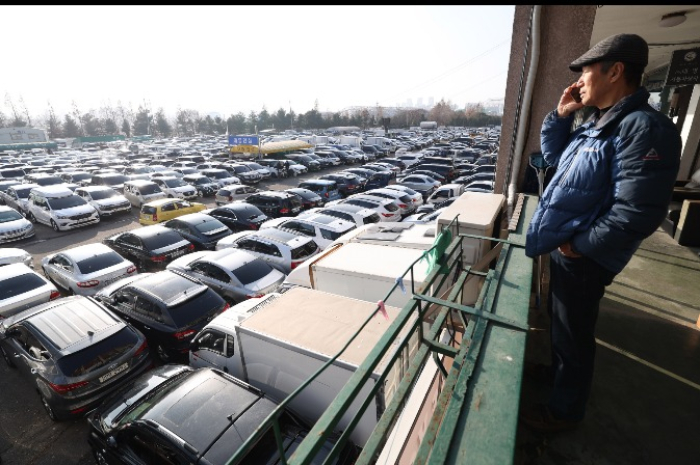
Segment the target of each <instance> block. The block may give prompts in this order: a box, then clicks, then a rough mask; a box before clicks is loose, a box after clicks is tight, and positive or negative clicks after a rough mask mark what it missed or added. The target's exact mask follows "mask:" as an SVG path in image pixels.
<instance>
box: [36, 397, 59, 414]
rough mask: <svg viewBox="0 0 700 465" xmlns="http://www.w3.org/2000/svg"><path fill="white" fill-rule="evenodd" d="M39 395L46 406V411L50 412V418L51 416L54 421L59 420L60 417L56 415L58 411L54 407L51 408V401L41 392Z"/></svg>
mask: <svg viewBox="0 0 700 465" xmlns="http://www.w3.org/2000/svg"><path fill="white" fill-rule="evenodd" d="M39 397H40V398H41V403H42V405H43V406H44V409H45V410H46V413H48V415H49V418H51V420H53V421H58V417H56V413H55V412H54V411H53V408H51V405H49V401H48V400H46V397H44V396H42V395H41V394H39Z"/></svg>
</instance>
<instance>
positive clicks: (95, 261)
mask: <svg viewBox="0 0 700 465" xmlns="http://www.w3.org/2000/svg"><path fill="white" fill-rule="evenodd" d="M121 263H124V258H122V256H121V255H119V254H118V253H116V252H109V253H103V254H100V255H95V256H93V257H88V258H86V259H85V260H81V261H79V262H77V263H76V265H77V266H78V270H80V272H81V273H82V274H90V273H94V272H96V271H100V270H104V269H105V268H109V267H112V266H114V265H119V264H121Z"/></svg>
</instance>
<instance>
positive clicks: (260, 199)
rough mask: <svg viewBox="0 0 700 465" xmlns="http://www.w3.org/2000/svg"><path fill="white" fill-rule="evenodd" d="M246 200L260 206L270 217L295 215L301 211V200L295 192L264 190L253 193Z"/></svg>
mask: <svg viewBox="0 0 700 465" xmlns="http://www.w3.org/2000/svg"><path fill="white" fill-rule="evenodd" d="M245 201H246V202H247V203H249V204H251V205H255V206H256V207H258V208H259V209H260V210H261V211H262V212H263V213H265V214H266V215H267V216H269V217H270V218H279V217H282V216H295V215H297V214H298V213H299V212H300V211H301V206H302V203H301V200H299V197H297V196H296V195H295V194H290V193H289V192H280V191H262V192H256V193H255V194H251V195H249V196H248V198H246V199H245Z"/></svg>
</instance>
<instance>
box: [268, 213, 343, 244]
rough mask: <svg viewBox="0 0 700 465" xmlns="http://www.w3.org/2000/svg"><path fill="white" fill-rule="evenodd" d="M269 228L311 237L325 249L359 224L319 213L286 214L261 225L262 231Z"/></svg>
mask: <svg viewBox="0 0 700 465" xmlns="http://www.w3.org/2000/svg"><path fill="white" fill-rule="evenodd" d="M267 228H277V229H280V230H282V231H288V232H291V233H293V234H298V235H302V236H307V237H310V238H312V239H313V240H314V242H316V244H318V247H319V248H320V249H321V250H323V249H325V248H326V247H328V246H329V245H331V244H332V243H333V241H335V240H336V239H338V238H339V237H340V236H342V235H343V234H345V233H346V232H348V231H352V230H353V229H355V228H357V225H356V224H355V223H354V222H351V221H347V220H341V219H339V218H335V217H333V216H328V215H322V214H318V213H317V214H314V215H309V216H306V217H303V218H298V217H292V218H289V217H285V216H281V217H279V218H273V219H271V220H267V221H266V222H264V223H263V224H262V225H261V226H260V230H261V231H262V230H263V229H267Z"/></svg>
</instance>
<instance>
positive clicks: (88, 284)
mask: <svg viewBox="0 0 700 465" xmlns="http://www.w3.org/2000/svg"><path fill="white" fill-rule="evenodd" d="M98 284H100V282H99V281H98V280H96V279H91V280H89V281H81V282H79V283H78V287H95V286H97V285H98Z"/></svg>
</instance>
